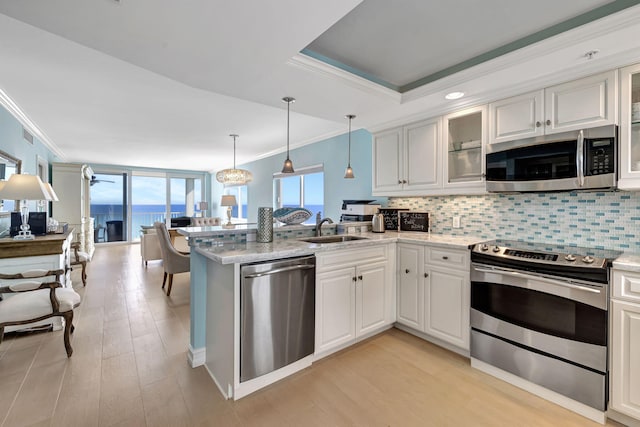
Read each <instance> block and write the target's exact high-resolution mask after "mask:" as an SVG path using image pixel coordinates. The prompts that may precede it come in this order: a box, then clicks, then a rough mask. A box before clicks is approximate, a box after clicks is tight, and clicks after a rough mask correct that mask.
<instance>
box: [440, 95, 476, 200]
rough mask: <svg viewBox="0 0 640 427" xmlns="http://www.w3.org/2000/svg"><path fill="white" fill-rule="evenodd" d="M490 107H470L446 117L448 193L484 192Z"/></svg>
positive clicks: (446, 190)
mask: <svg viewBox="0 0 640 427" xmlns="http://www.w3.org/2000/svg"><path fill="white" fill-rule="evenodd" d="M486 117H487V107H486V106H485V105H483V106H479V107H473V108H468V109H466V110H462V111H457V112H455V113H452V114H448V115H446V116H444V118H443V121H442V123H443V126H442V127H443V129H444V136H443V141H444V142H445V147H446V150H445V151H446V156H445V159H444V161H443V165H444V179H443V189H444V192H445V193H446V194H475V193H484V192H485V191H486V190H485V181H484V172H485V159H484V148H485V141H486V125H485V121H486Z"/></svg>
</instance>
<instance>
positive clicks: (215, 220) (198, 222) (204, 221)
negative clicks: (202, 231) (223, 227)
mask: <svg viewBox="0 0 640 427" xmlns="http://www.w3.org/2000/svg"><path fill="white" fill-rule="evenodd" d="M220 224H222V219H220V218H219V217H211V218H209V217H199V216H195V217H192V218H191V226H192V227H207V226H210V225H220Z"/></svg>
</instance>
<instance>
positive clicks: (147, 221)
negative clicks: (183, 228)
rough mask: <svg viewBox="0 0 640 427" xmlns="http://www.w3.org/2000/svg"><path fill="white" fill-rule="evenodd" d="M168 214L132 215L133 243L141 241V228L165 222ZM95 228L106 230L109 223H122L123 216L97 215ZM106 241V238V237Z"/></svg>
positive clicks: (175, 214) (179, 213)
mask: <svg viewBox="0 0 640 427" xmlns="http://www.w3.org/2000/svg"><path fill="white" fill-rule="evenodd" d="M185 215H186V212H171V218H177V217H180V216H185ZM166 217H167V215H166V212H134V213H132V214H131V237H132V239H131V240H132V241H134V242H137V241H139V240H140V230H141V226H143V225H144V226H151V225H153V223H154V222H165V220H166ZM93 218H94V224H95V225H94V226H95V228H96V230H98V229H101V228H105V227H106V224H107V221H122V216H118V215H110V214H95V215H93ZM124 231H125V230H123V232H124ZM105 240H106V236H105Z"/></svg>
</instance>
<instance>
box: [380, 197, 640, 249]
mask: <svg viewBox="0 0 640 427" xmlns="http://www.w3.org/2000/svg"><path fill="white" fill-rule="evenodd" d="M389 207H395V208H409V209H411V210H418V211H426V212H429V214H430V215H429V222H430V228H431V232H432V233H437V234H452V235H473V236H479V237H481V238H487V239H493V238H502V239H511V240H522V241H531V242H547V243H556V244H568V245H574V246H586V247H593V248H602V249H616V250H622V251H626V252H638V253H640V193H635V192H633V193H632V192H586V193H583V192H572V193H568V192H565V193H529V194H487V195H483V196H441V197H406V198H405V197H396V198H390V199H389ZM454 216H460V228H453V227H452V223H453V217H454Z"/></svg>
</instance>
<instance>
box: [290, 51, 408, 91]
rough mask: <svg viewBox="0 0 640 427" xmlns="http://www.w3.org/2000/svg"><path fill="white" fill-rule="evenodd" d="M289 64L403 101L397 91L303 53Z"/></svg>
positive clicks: (297, 55) (291, 59)
mask: <svg viewBox="0 0 640 427" xmlns="http://www.w3.org/2000/svg"><path fill="white" fill-rule="evenodd" d="M287 64H288V65H291V66H293V67H297V68H300V69H302V70H304V71H307V72H311V73H315V74H318V75H321V76H323V77H326V78H329V79H333V80H340V81H341V82H343V83H346V84H347V85H349V86H351V87H354V88H356V89H359V90H362V91H364V92H366V93H369V94H371V95H374V96H380V97H383V98H387V99H390V100H392V101H394V102H396V103H400V101H401V99H402V95H401V94H400V93H399V92H396V91H395V90H391V89H389V88H386V87H384V86H381V85H379V84H377V83H373V82H371V81H369V80H367V79H365V78H363V77H360V76H356V75H354V74H351V73H349V72H348V71H344V70H342V69H340V68H338V67H335V66H333V65H329V64H327V63H325V62H322V61H320V60H318V59H315V58H312V57H310V56H308V55H305V54H302V53H298V54H296V55H295V56H294V57H293V58H290V59H289V60H288V61H287Z"/></svg>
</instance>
